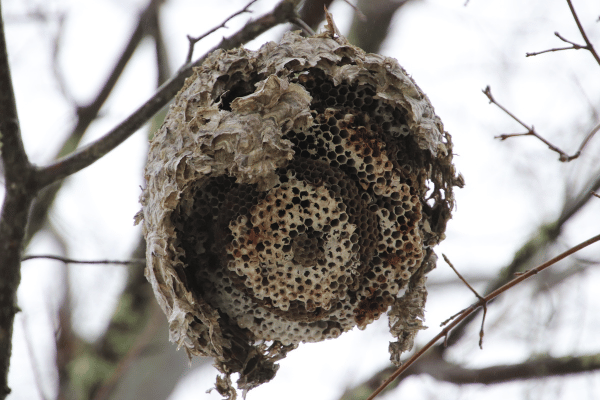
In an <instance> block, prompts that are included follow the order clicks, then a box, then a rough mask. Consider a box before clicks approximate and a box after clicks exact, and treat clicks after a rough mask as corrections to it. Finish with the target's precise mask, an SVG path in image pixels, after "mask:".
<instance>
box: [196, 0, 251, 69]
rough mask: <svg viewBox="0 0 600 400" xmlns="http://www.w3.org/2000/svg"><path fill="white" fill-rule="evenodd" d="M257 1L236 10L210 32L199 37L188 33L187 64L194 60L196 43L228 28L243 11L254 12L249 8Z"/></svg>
mask: <svg viewBox="0 0 600 400" xmlns="http://www.w3.org/2000/svg"><path fill="white" fill-rule="evenodd" d="M256 1H257V0H250V3H248V4H246V7H244V8H242V9H241V10H240V11H238V12H236V13H234V14H231V15H230V16H229V17H227V19H226V20H225V21H223V22H221V24H220V25H218V26H215V27H214V28H212V29H211V30H209V31H208V32H206V33H204V34H202V35H200V36H198V37H195V38H194V37H191V36H190V35H187V39H188V41H189V42H190V43H189V48H188V54H187V57H186V58H185V62H186V64H189V63H191V62H192V56H193V55H194V46H195V45H196V43H198V42H199V41H200V40H202V39H204V38H205V37H207V36H208V35H210V34H211V33H213V32H215V31H218V30H219V29H221V28H226V27H227V23H228V22H229V21H231V20H232V19H233V18H235V17H237V16H238V15H240V14H243V13H250V12H252V11H250V10H249V9H248V8H249V7H250V6H251V5H252V4H254V3H256Z"/></svg>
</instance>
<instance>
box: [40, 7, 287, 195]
mask: <svg viewBox="0 0 600 400" xmlns="http://www.w3.org/2000/svg"><path fill="white" fill-rule="evenodd" d="M298 2H299V0H282V1H281V2H279V4H278V5H277V6H276V7H275V9H274V10H273V11H271V12H270V13H268V14H266V15H264V16H262V17H261V18H259V19H257V20H253V21H250V22H248V23H247V24H246V25H245V26H244V27H243V28H242V29H241V30H239V31H238V32H237V33H235V34H234V35H233V36H231V37H229V38H224V39H223V40H222V41H221V43H220V44H219V45H218V46H216V47H215V48H213V49H211V50H210V51H209V53H208V54H210V53H211V52H212V51H214V50H216V49H225V50H229V49H232V48H235V47H238V46H240V45H242V44H244V43H246V42H248V41H250V40H252V39H254V38H256V37H257V36H259V35H260V34H262V33H264V32H265V31H267V30H269V29H271V28H272V27H274V26H277V25H279V24H281V23H284V22H288V21H290V20H293V19H294V18H296V12H295V6H296V4H297V3H298ZM206 57H207V55H205V56H203V57H201V58H200V59H198V60H196V61H195V62H193V63H191V64H186V65H185V66H184V67H183V68H182V69H180V70H179V72H178V73H177V75H175V76H174V77H173V78H171V79H170V80H169V81H167V82H166V83H165V84H164V85H162V86H161V87H160V88H159V89H158V91H157V92H156V93H155V94H154V96H152V97H151V98H150V99H148V100H147V101H146V102H145V103H144V104H143V105H142V106H141V107H139V108H138V109H137V110H136V111H134V113H133V114H131V115H130V116H129V117H127V118H126V119H125V121H123V122H121V123H120V124H119V125H117V126H116V127H115V128H113V129H112V130H111V131H109V132H108V133H107V134H106V135H104V136H103V137H101V138H100V139H98V140H96V141H94V142H92V143H90V144H89V145H88V146H86V147H83V148H81V149H80V150H79V151H77V152H75V153H73V154H71V155H69V156H67V157H64V158H62V159H60V160H58V161H57V162H55V163H54V164H51V165H49V166H47V167H45V168H42V169H40V170H39V173H38V176H37V185H38V187H44V186H46V185H49V184H50V183H52V182H56V181H59V180H62V179H64V178H66V177H67V176H69V175H72V174H74V173H76V172H78V171H81V170H82V169H84V168H86V167H88V166H90V165H91V164H93V163H95V162H96V161H98V160H99V159H100V158H102V157H104V156H105V155H106V154H107V153H108V152H110V151H112V150H113V149H115V148H116V147H117V146H118V145H120V144H121V143H123V142H124V141H125V140H126V139H127V138H129V137H130V136H131V135H133V134H134V133H135V132H136V131H137V130H138V129H139V128H141V127H142V126H143V125H144V124H145V123H146V121H148V120H149V119H150V118H152V116H153V115H154V114H155V113H156V112H158V111H159V110H160V109H161V108H162V107H163V106H165V105H166V104H167V103H168V102H169V101H170V100H171V99H172V98H173V97H174V96H175V94H177V92H178V91H179V89H181V87H182V86H183V83H184V81H185V79H186V78H187V77H189V76H190V75H191V74H192V71H193V67H195V66H199V65H201V64H202V63H203V62H204V60H205V58H206Z"/></svg>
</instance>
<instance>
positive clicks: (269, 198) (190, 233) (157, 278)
mask: <svg viewBox="0 0 600 400" xmlns="http://www.w3.org/2000/svg"><path fill="white" fill-rule="evenodd" d="M145 176H146V182H147V186H146V188H145V189H144V191H143V194H142V197H141V203H142V205H143V210H142V212H141V213H140V214H139V216H138V221H139V220H141V219H142V218H143V222H144V223H143V232H144V235H145V237H146V242H147V253H146V255H147V261H148V268H147V270H146V276H147V278H148V280H149V281H150V283H151V284H152V287H153V289H154V293H155V295H156V297H157V299H158V302H159V304H160V305H161V307H162V309H163V310H164V312H165V314H166V315H167V318H168V320H169V325H170V339H171V341H173V342H175V343H177V345H178V347H184V348H185V349H186V350H187V352H188V354H190V356H191V355H203V356H211V357H214V359H215V365H216V367H217V368H218V369H219V370H220V371H221V372H222V373H223V374H224V377H223V378H221V377H219V378H218V381H217V389H218V390H219V392H221V393H222V394H224V395H226V396H230V397H234V396H235V390H234V389H233V388H232V386H231V380H230V374H232V373H239V374H240V378H239V380H238V382H237V384H238V388H240V389H242V390H244V392H246V391H247V390H249V389H251V388H253V387H255V386H257V385H260V384H261V383H264V382H266V381H269V380H270V379H272V378H273V377H274V375H275V372H276V370H277V368H278V365H276V364H275V362H276V361H278V360H280V359H282V358H283V357H285V355H286V353H287V352H288V351H290V350H292V349H294V348H295V347H296V346H297V345H298V344H299V343H301V342H318V341H321V340H324V339H330V338H336V337H338V336H339V335H340V334H342V333H343V332H346V331H348V330H350V329H352V328H353V327H355V326H357V327H358V328H360V329H364V328H365V327H366V326H367V325H368V324H370V323H371V322H372V321H374V320H375V319H377V318H379V317H380V316H381V315H382V314H383V313H385V312H388V315H389V321H390V331H391V333H392V334H393V335H394V337H396V338H397V341H396V342H393V343H391V344H390V352H391V354H392V360H393V361H396V362H397V361H398V360H399V355H400V353H401V352H403V351H406V350H409V349H410V348H411V346H412V344H413V340H414V337H415V335H416V333H417V332H418V331H419V330H420V329H423V328H424V327H423V323H422V321H423V309H424V304H425V299H426V295H427V292H426V289H425V274H426V273H427V272H429V271H430V270H431V269H432V268H434V266H435V261H436V256H435V254H434V253H433V251H432V247H433V246H434V245H436V244H437V243H439V242H440V241H441V240H442V239H443V238H444V230H445V228H446V223H447V221H448V220H449V219H450V216H451V215H450V213H451V210H452V208H453V201H454V198H453V195H452V188H453V186H461V185H462V179H461V177H460V176H457V175H456V173H455V170H454V166H453V164H452V142H451V138H450V135H449V134H448V133H446V132H444V129H443V126H442V123H441V121H440V119H439V118H438V117H437V116H436V115H435V114H434V111H433V107H432V105H431V104H430V102H429V99H428V98H427V96H426V95H425V94H424V93H423V92H422V91H421V90H420V89H419V87H418V86H417V85H416V84H415V83H414V82H413V80H412V79H411V78H410V77H409V76H408V75H407V74H406V72H405V71H404V70H403V69H402V67H400V65H398V62H397V61H396V60H394V59H391V58H388V57H384V56H381V55H376V54H366V53H365V52H364V51H362V50H361V49H359V48H357V47H355V46H352V45H351V44H349V43H348V41H347V40H346V39H345V38H344V37H342V36H341V35H339V33H338V32H337V29H336V28H335V26H334V25H333V23H332V21H331V20H329V24H328V25H327V26H326V30H325V32H324V33H322V34H319V35H317V36H314V37H310V38H303V37H301V36H300V35H299V34H298V33H296V32H292V33H287V34H286V35H285V36H284V37H283V39H282V41H281V43H279V44H277V43H273V42H271V43H267V44H265V45H264V46H262V47H261V48H260V49H259V50H258V51H256V52H254V51H249V50H245V49H236V50H231V51H227V52H226V51H221V50H218V51H216V52H214V53H212V54H211V55H210V56H209V57H208V58H207V60H206V61H205V62H204V64H203V65H202V66H201V67H200V68H197V69H196V70H195V72H194V74H193V76H191V77H190V78H188V79H187V80H186V82H185V85H184V87H183V88H182V89H181V91H180V92H179V94H178V95H177V97H176V99H175V102H174V103H173V105H171V107H170V110H169V113H168V115H167V117H166V119H165V122H164V124H163V126H162V128H161V129H160V131H159V132H158V133H157V134H156V136H155V138H154V140H153V141H152V145H151V148H150V154H149V157H148V164H147V166H146V175H145ZM400 293H403V294H402V295H400Z"/></svg>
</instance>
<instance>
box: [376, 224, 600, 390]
mask: <svg viewBox="0 0 600 400" xmlns="http://www.w3.org/2000/svg"><path fill="white" fill-rule="evenodd" d="M598 241H600V235H596V236H594V237H592V238H590V239H588V240H586V241H584V242H582V243H580V244H578V245H577V246H575V247H572V248H570V249H569V250H567V251H565V252H563V253H561V254H559V255H558V256H556V257H554V258H553V259H551V260H549V261H546V262H545V263H543V264H542V265H540V266H538V267H537V268H532V269H530V270H529V271H527V272H525V273H523V274H521V275H519V276H517V277H516V278H514V279H512V280H511V281H510V282H508V283H507V284H505V285H503V286H501V287H499V288H498V289H496V290H494V291H493V292H492V293H490V294H489V295H487V296H485V297H484V298H482V299H481V300H479V301H478V302H477V303H475V304H473V305H471V306H470V307H468V308H467V309H465V310H464V311H463V312H462V313H461V314H460V315H459V316H458V317H457V318H456V319H455V320H453V321H452V322H451V323H450V324H449V325H447V326H446V327H445V328H444V329H442V331H441V332H440V333H438V334H437V335H436V336H435V337H434V338H433V339H431V340H430V341H429V342H428V343H427V344H426V345H425V346H424V347H423V348H421V349H420V350H418V351H417V352H416V353H415V354H413V355H412V357H410V358H409V359H408V360H407V361H406V362H405V363H404V364H403V365H402V366H400V367H399V368H398V369H397V370H396V371H395V372H394V373H393V374H392V375H391V376H390V377H389V378H387V379H386V380H385V381H384V382H383V383H382V384H381V386H379V387H378V388H377V389H376V390H375V391H374V392H373V393H372V394H371V395H370V396H369V397H368V398H367V400H373V399H374V398H375V397H376V396H377V395H378V394H379V393H381V392H382V391H383V390H384V389H385V388H386V387H387V386H388V385H390V384H391V383H392V382H393V381H394V380H395V379H396V378H397V377H398V376H399V375H400V374H402V373H403V372H404V371H406V370H407V369H408V368H409V367H410V366H411V365H413V364H414V363H415V361H417V360H418V359H419V358H420V357H421V356H422V355H423V354H424V353H425V352H427V350H429V349H430V348H432V347H433V346H434V345H435V343H437V341H438V340H440V339H441V338H443V337H446V336H447V335H448V333H449V332H450V331H451V330H452V329H453V328H454V327H455V326H457V325H458V324H459V323H460V322H461V321H462V320H464V319H465V318H467V317H468V316H469V315H471V314H472V313H473V312H474V311H475V310H477V309H478V308H480V307H483V306H484V305H485V304H487V303H489V302H490V301H492V300H493V299H495V298H496V297H498V296H499V295H501V294H502V293H504V292H506V291H507V290H509V289H510V288H512V287H514V286H516V285H518V284H519V283H521V282H523V281H524V280H526V279H528V278H530V277H532V276H533V275H536V274H538V273H539V272H541V271H543V270H545V269H546V268H548V267H551V266H552V265H554V264H556V263H557V262H559V261H561V260H562V259H564V258H566V257H568V256H570V255H571V254H574V253H576V252H578V251H579V250H581V249H583V248H585V247H587V246H589V245H591V244H593V243H596V242H598Z"/></svg>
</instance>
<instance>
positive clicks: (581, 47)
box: [525, 0, 600, 65]
mask: <svg viewBox="0 0 600 400" xmlns="http://www.w3.org/2000/svg"><path fill="white" fill-rule="evenodd" d="M567 4H568V5H569V9H570V10H571V14H573V19H574V20H575V23H576V24H577V28H579V32H580V33H581V36H583V40H584V41H585V45H581V44H578V43H575V42H573V41H571V40H568V39H566V38H564V37H563V36H561V34H560V33H558V32H554V35H555V36H556V37H557V38H559V39H560V40H562V41H563V42H565V43H569V44H570V46H566V47H556V48H553V49H548V50H543V51H537V52H533V53H525V56H526V57H532V56H537V55H540V54H544V53H552V52H555V51H563V50H588V51H589V52H590V53H592V56H593V57H594V59H595V60H596V62H597V63H598V65H600V57H599V56H598V53H597V52H596V49H594V45H593V44H592V42H590V40H589V39H588V37H587V34H586V33H585V30H584V29H583V26H582V25H581V22H580V21H579V17H578V16H577V13H576V12H575V8H574V7H573V4H572V3H571V0H567Z"/></svg>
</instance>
